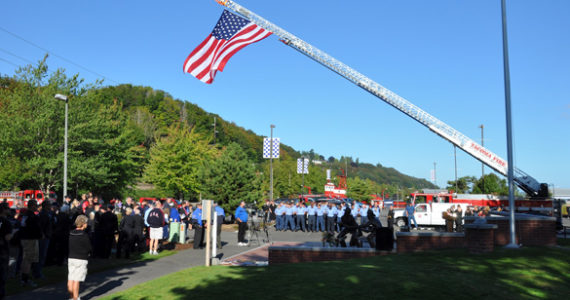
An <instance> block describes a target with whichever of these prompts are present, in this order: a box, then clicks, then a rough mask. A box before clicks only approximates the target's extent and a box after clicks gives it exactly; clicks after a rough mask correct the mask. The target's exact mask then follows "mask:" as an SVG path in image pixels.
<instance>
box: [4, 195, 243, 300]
mask: <svg viewBox="0 0 570 300" xmlns="http://www.w3.org/2000/svg"><path fill="white" fill-rule="evenodd" d="M215 209H216V212H217V213H218V218H219V219H218V224H219V226H218V231H217V233H218V247H220V248H221V246H222V244H221V239H220V232H221V224H222V223H223V219H224V217H225V213H224V211H223V209H222V208H221V207H220V206H218V205H216V206H215ZM246 221H247V219H246ZM170 222H180V223H181V224H182V223H184V224H185V227H183V228H187V229H194V231H195V234H194V235H195V239H194V245H193V246H194V249H200V248H202V247H203V228H205V227H207V224H205V223H206V222H205V220H202V210H201V205H200V204H198V205H196V206H195V207H192V205H190V203H189V202H188V201H184V202H183V203H178V202H177V201H176V200H174V199H171V198H169V199H166V200H164V201H160V200H157V201H150V200H147V201H141V202H139V203H135V201H134V200H133V199H132V198H131V197H127V198H126V199H125V201H124V202H123V201H121V200H119V199H111V200H110V201H109V202H108V203H104V202H103V201H102V200H101V199H100V198H99V197H97V196H94V195H92V194H91V193H89V194H83V195H82V196H81V197H80V199H71V198H70V197H66V198H65V199H64V200H63V202H62V203H61V205H60V204H58V203H57V202H53V203H52V202H50V201H44V202H42V203H41V204H39V205H38V202H37V201H36V200H35V199H29V200H27V201H16V202H15V203H14V204H13V205H12V207H10V206H9V204H8V203H7V202H6V201H0V263H1V265H2V269H1V272H0V299H2V298H3V297H4V295H5V290H4V287H5V283H6V280H7V279H8V278H9V277H13V278H19V279H20V283H21V284H22V285H23V286H30V287H35V286H36V284H35V283H34V281H33V280H34V279H41V278H44V275H43V267H44V266H49V265H56V266H64V265H67V266H68V270H69V277H68V279H69V282H68V289H69V292H70V296H71V297H72V298H73V299H76V297H77V292H78V290H79V282H81V281H83V280H84V279H85V275H86V273H87V259H88V258H100V259H109V258H111V257H112V256H113V252H114V254H115V256H116V257H117V258H122V257H125V258H129V257H130V256H131V254H132V253H143V252H144V251H149V254H150V255H157V254H158V252H159V251H160V247H161V241H164V240H165V239H167V238H168V237H169V232H168V231H169V223H170Z"/></svg>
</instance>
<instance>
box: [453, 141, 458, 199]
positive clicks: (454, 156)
mask: <svg viewBox="0 0 570 300" xmlns="http://www.w3.org/2000/svg"><path fill="white" fill-rule="evenodd" d="M453 158H454V159H455V192H456V193H457V192H458V191H457V146H455V145H453Z"/></svg>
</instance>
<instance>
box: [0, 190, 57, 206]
mask: <svg viewBox="0 0 570 300" xmlns="http://www.w3.org/2000/svg"><path fill="white" fill-rule="evenodd" d="M32 199H34V200H36V201H38V204H41V203H42V202H44V200H45V195H44V192H43V191H40V190H23V191H17V192H14V191H0V201H1V202H8V205H10V207H18V208H20V207H26V206H27V204H28V200H32ZM48 200H49V201H50V202H55V201H56V195H55V193H54V192H49V195H48Z"/></svg>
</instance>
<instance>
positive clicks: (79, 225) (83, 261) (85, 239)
mask: <svg viewBox="0 0 570 300" xmlns="http://www.w3.org/2000/svg"><path fill="white" fill-rule="evenodd" d="M87 220H88V219H87V217H86V216H85V215H79V216H77V218H76V219H75V230H72V231H71V232H70V233H69V258H68V260H67V267H68V271H69V274H68V277H67V291H68V292H69V296H70V297H71V298H72V299H74V300H77V299H80V298H79V283H80V282H83V281H85V276H87V262H88V260H87V259H88V258H89V254H90V253H91V241H90V240H89V236H88V235H87V233H86V232H85V228H87Z"/></svg>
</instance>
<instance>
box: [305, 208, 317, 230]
mask: <svg viewBox="0 0 570 300" xmlns="http://www.w3.org/2000/svg"><path fill="white" fill-rule="evenodd" d="M316 213H317V208H316V207H315V202H311V206H309V207H307V218H308V219H309V220H308V221H309V231H311V232H315V225H316V224H315V221H316V220H317V216H316Z"/></svg>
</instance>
